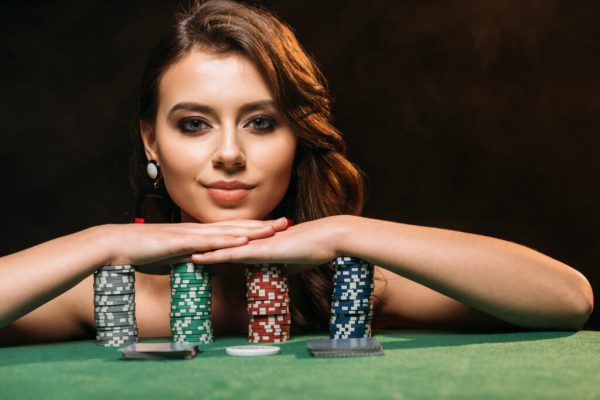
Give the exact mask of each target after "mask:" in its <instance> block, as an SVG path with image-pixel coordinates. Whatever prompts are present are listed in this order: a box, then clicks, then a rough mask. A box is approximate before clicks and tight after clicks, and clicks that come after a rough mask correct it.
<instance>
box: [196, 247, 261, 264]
mask: <svg viewBox="0 0 600 400" xmlns="http://www.w3.org/2000/svg"><path fill="white" fill-rule="evenodd" d="M248 247H249V246H242V247H235V248H227V249H218V250H213V251H207V252H204V253H202V254H192V262H193V263H198V264H216V263H227V262H241V263H256V262H266V261H264V260H260V259H258V258H257V255H256V254H252V251H249V250H248Z"/></svg>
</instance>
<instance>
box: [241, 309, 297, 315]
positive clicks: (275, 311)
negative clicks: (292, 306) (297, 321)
mask: <svg viewBox="0 0 600 400" xmlns="http://www.w3.org/2000/svg"><path fill="white" fill-rule="evenodd" d="M248 314H250V315H278V314H289V311H288V309H287V308H283V309H281V308H279V309H264V308H263V309H259V310H248Z"/></svg>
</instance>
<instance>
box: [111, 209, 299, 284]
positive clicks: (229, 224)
mask: <svg viewBox="0 0 600 400" xmlns="http://www.w3.org/2000/svg"><path fill="white" fill-rule="evenodd" d="M287 225H288V223H287V220H286V219H285V218H280V219H277V220H270V221H255V220H233V221H223V222H216V223H211V224H196V223H181V224H126V225H107V226H105V227H104V229H106V236H107V238H106V242H105V243H106V245H107V246H109V248H110V251H109V252H108V254H109V259H108V261H107V264H110V265H125V264H131V265H135V266H136V270H139V271H141V272H145V273H155V274H166V273H168V268H166V266H167V265H169V264H172V263H176V262H189V261H191V255H192V254H195V253H204V252H210V251H213V250H217V249H225V248H231V247H235V246H243V245H245V244H247V243H249V242H251V241H254V240H258V239H264V238H267V237H270V236H273V235H274V234H275V233H276V232H280V231H282V230H285V229H286V228H287Z"/></svg>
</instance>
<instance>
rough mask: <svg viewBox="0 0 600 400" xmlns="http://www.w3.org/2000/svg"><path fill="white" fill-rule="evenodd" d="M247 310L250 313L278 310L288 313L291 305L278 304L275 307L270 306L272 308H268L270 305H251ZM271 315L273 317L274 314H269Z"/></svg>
mask: <svg viewBox="0 0 600 400" xmlns="http://www.w3.org/2000/svg"><path fill="white" fill-rule="evenodd" d="M246 308H247V309H248V310H250V311H259V310H273V311H276V310H281V311H286V312H287V311H288V310H289V304H278V305H276V304H273V305H270V306H268V305H262V306H261V305H260V304H258V305H253V304H250V305H248V307H246ZM281 314H285V313H283V312H282V313H281ZM269 315H272V314H269Z"/></svg>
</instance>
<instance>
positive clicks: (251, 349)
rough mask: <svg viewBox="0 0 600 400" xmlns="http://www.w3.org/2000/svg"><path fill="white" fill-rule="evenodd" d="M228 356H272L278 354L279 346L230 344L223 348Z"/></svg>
mask: <svg viewBox="0 0 600 400" xmlns="http://www.w3.org/2000/svg"><path fill="white" fill-rule="evenodd" d="M225 351H226V352H227V354H229V355H230V356H242V357H256V356H272V355H275V354H278V353H279V352H280V351H281V348H279V347H277V346H254V345H247V346H231V347H227V348H226V349H225Z"/></svg>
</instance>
